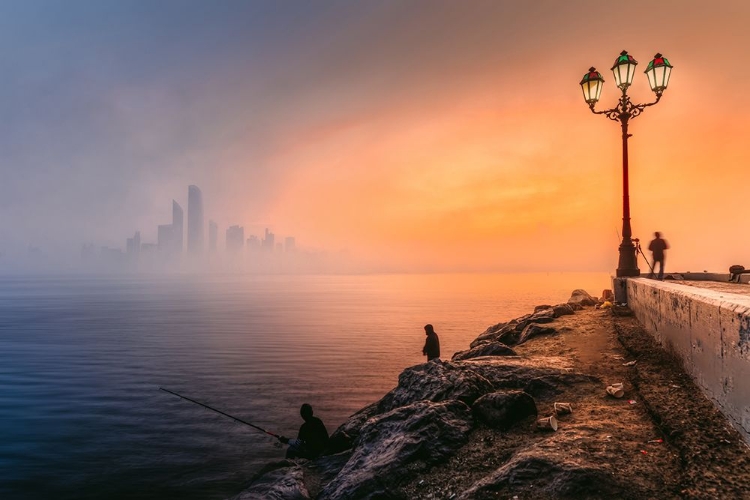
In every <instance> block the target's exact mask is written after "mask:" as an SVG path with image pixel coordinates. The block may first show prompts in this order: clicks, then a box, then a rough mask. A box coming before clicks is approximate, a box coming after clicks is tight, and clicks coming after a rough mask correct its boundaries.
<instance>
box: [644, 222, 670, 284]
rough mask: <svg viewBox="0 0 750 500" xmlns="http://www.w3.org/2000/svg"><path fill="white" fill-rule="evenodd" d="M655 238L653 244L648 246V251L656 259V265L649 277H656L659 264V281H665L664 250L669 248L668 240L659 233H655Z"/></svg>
mask: <svg viewBox="0 0 750 500" xmlns="http://www.w3.org/2000/svg"><path fill="white" fill-rule="evenodd" d="M654 236H656V238H654V239H653V240H651V243H649V244H648V249H649V250H651V255H653V257H654V264H653V265H652V266H651V273H649V275H648V277H649V278H653V277H654V270H655V269H656V263H657V262H658V263H659V276H658V279H659V280H660V281H661V280H663V279H664V250H666V249H668V248H669V245H668V244H667V240H664V239H662V237H661V233H660V232H659V231H657V232H655V233H654Z"/></svg>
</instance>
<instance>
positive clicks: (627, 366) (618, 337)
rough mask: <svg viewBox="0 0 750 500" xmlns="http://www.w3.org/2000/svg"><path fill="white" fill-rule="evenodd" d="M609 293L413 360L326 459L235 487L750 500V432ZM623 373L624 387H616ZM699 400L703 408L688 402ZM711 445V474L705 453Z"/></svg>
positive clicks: (578, 297)
mask: <svg viewBox="0 0 750 500" xmlns="http://www.w3.org/2000/svg"><path fill="white" fill-rule="evenodd" d="M601 304H602V303H601V302H598V301H597V299H595V298H593V297H591V296H590V295H589V294H588V293H586V292H585V291H583V290H575V291H574V292H573V294H572V296H571V298H570V300H569V301H568V302H567V303H565V304H558V305H555V306H549V305H543V306H538V307H536V308H535V311H534V312H533V313H530V314H527V315H525V316H522V317H520V318H516V319H513V320H511V321H508V322H505V323H498V324H496V325H493V326H491V327H489V328H488V329H487V330H486V331H485V332H483V333H482V334H480V335H479V336H478V337H477V338H476V339H475V340H474V341H473V342H472V343H471V345H470V346H469V348H468V349H467V350H465V351H461V352H458V353H456V354H454V355H453V358H452V359H451V361H432V362H429V363H423V364H419V365H416V366H412V367H410V368H407V369H405V370H404V371H403V372H402V373H401V375H400V376H399V380H398V386H397V387H395V388H394V389H393V390H391V391H390V392H389V393H388V394H386V395H385V396H384V397H383V398H382V399H381V400H380V401H377V402H375V403H373V404H371V405H369V406H367V407H365V408H363V409H362V410H360V411H359V412H357V413H355V414H354V415H352V416H351V417H350V418H349V420H348V421H347V422H345V423H344V424H343V425H341V426H340V427H339V428H338V429H337V430H336V431H335V432H334V433H333V434H332V436H331V443H330V447H329V450H327V452H326V453H325V454H324V455H323V456H321V457H320V458H318V459H316V460H313V461H307V460H295V461H290V460H283V461H281V462H276V463H273V464H269V465H268V466H266V467H265V468H264V469H263V470H262V471H260V473H259V474H258V475H257V476H256V478H254V479H253V480H252V481H251V483H250V484H249V485H248V487H247V488H246V489H245V490H244V491H242V492H241V493H240V494H238V495H237V496H235V497H233V498H234V499H236V500H247V499H295V500H301V499H330V500H340V499H386V498H388V499H391V498H392V499H415V498H430V499H449V500H458V499H461V500H469V499H485V498H509V499H514V498H517V499H525V498H536V499H538V498H576V499H586V498H591V499H593V498H606V497H611V498H625V499H627V498H633V499H635V498H743V497H744V498H750V454H749V453H748V448H747V446H746V445H745V443H744V442H743V441H742V440H741V438H740V437H739V436H738V435H737V433H736V432H735V431H734V430H733V429H731V427H729V426H728V424H727V423H726V421H725V420H724V419H723V417H721V415H720V414H719V413H718V412H717V411H716V410H715V409H713V406H712V405H711V404H710V403H708V402H707V401H706V400H705V398H703V397H702V396H701V395H700V393H699V391H698V390H697V388H696V387H695V386H694V385H693V384H692V381H691V380H690V379H689V377H687V376H685V375H684V373H683V372H682V371H681V369H680V367H679V365H678V364H677V363H676V362H675V361H674V360H673V359H671V358H669V357H668V356H667V355H666V354H665V353H664V352H663V351H661V349H659V348H658V346H656V345H655V344H654V343H653V341H651V340H650V337H649V336H648V335H647V334H645V333H644V332H643V331H642V330H641V329H640V328H639V327H638V325H637V323H635V320H634V319H633V318H631V317H628V316H618V315H616V314H613V313H619V314H627V312H628V311H627V310H616V309H615V310H613V309H612V308H603V309H599V306H600V305H601ZM606 305H609V304H606ZM630 358H633V359H630ZM617 382H619V383H623V391H624V394H625V397H624V398H615V397H613V396H612V395H609V394H607V392H606V387H607V386H608V385H610V384H613V383H617ZM664 386H666V387H664ZM685 398H689V401H690V409H691V410H692V415H687V416H686V414H685V413H680V412H679V411H678V409H681V408H684V407H685V406H686V400H685ZM555 403H567V404H569V405H570V407H571V408H572V412H571V413H567V412H560V411H559V405H558V411H557V412H556V411H555ZM706 403H707V405H706ZM546 417H553V418H554V419H556V420H557V422H558V427H557V430H556V431H555V430H552V429H550V428H549V427H548V426H547V427H546V428H545V426H543V425H541V424H542V423H543V422H539V420H541V419H543V418H546ZM688 417H691V418H692V419H693V420H694V421H693V422H691V421H690V418H688ZM547 424H549V421H547ZM687 445H689V446H690V447H691V449H690V450H687V449H685V447H686V446H687ZM717 446H718V449H717ZM702 447H705V449H706V451H705V453H707V454H708V453H712V454H713V455H712V457H713V461H712V466H711V467H713V468H715V469H716V470H715V471H713V472H711V473H710V474H709V475H705V474H701V471H703V472H705V471H706V470H709V469H711V467H705V466H704V467H702V466H700V465H699V464H700V461H695V460H691V457H692V456H694V455H695V453H696V452H697V453H698V455H700V452H701V450H700V448H702ZM723 472H726V473H727V474H729V475H731V478H728V479H725V478H722V477H721V476H722V474H723Z"/></svg>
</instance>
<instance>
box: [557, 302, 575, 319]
mask: <svg viewBox="0 0 750 500" xmlns="http://www.w3.org/2000/svg"><path fill="white" fill-rule="evenodd" d="M552 312H553V313H554V315H555V318H559V317H560V316H567V315H570V314H575V311H574V310H573V307H572V306H571V305H570V304H557V305H556V306H553V307H552Z"/></svg>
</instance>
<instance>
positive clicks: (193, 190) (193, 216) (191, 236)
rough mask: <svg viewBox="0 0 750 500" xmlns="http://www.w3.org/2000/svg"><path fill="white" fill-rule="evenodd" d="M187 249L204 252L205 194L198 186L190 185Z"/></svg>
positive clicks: (197, 252)
mask: <svg viewBox="0 0 750 500" xmlns="http://www.w3.org/2000/svg"><path fill="white" fill-rule="evenodd" d="M187 223H188V224H187V250H188V253H191V254H199V253H202V252H203V194H202V193H201V190H200V188H198V186H194V185H190V186H188V220H187Z"/></svg>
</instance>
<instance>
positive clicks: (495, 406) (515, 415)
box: [471, 391, 537, 430]
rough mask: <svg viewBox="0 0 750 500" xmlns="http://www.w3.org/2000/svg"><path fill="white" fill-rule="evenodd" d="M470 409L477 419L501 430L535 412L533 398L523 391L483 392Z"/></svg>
mask: <svg viewBox="0 0 750 500" xmlns="http://www.w3.org/2000/svg"><path fill="white" fill-rule="evenodd" d="M471 411H472V413H473V414H474V417H475V418H476V419H477V420H478V421H480V422H482V423H484V424H486V425H488V426H490V427H494V428H497V429H501V430H505V429H508V428H510V427H511V426H513V425H514V424H517V423H518V422H520V421H522V420H524V419H525V418H527V417H529V416H531V415H536V414H537V410H536V403H535V402H534V398H532V397H531V396H530V395H528V394H526V393H525V392H523V391H501V392H492V393H490V394H485V395H484V396H482V397H481V398H479V399H477V400H476V401H475V402H474V404H473V405H472V407H471Z"/></svg>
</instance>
